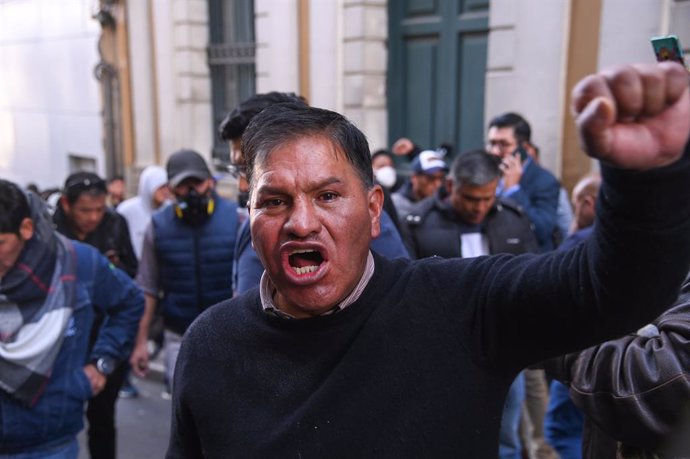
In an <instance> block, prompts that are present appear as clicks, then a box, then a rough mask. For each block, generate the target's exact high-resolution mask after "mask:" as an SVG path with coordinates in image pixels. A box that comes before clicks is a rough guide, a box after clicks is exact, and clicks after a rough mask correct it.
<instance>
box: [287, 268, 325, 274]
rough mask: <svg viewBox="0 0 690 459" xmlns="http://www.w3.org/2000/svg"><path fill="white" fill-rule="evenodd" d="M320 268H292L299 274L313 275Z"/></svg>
mask: <svg viewBox="0 0 690 459" xmlns="http://www.w3.org/2000/svg"><path fill="white" fill-rule="evenodd" d="M318 268H319V267H318V266H305V267H303V268H297V267H296V266H292V269H294V270H295V272H296V273H297V274H307V273H313V272H314V271H316V270H317V269H318Z"/></svg>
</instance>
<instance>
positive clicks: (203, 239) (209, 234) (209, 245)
mask: <svg viewBox="0 0 690 459" xmlns="http://www.w3.org/2000/svg"><path fill="white" fill-rule="evenodd" d="M213 198H214V200H215V211H214V212H213V215H211V218H209V220H208V221H207V222H206V223H204V224H203V225H201V226H198V227H193V226H190V225H188V224H186V223H184V222H183V221H182V220H180V219H179V218H177V217H176V216H175V211H174V206H166V207H165V208H163V209H161V210H160V211H159V212H156V213H155V214H154V215H153V228H154V243H155V247H156V257H157V259H158V283H159V287H160V288H161V290H162V291H163V299H162V303H161V304H162V311H163V320H164V323H165V326H166V328H168V329H170V330H171V331H173V332H175V333H179V334H182V333H184V331H185V330H186V329H187V327H188V326H189V324H191V323H192V321H193V320H194V319H195V318H196V316H198V315H199V313H201V311H203V310H204V309H206V308H208V307H209V306H212V305H214V304H216V303H219V302H220V301H222V300H225V299H228V298H230V297H231V296H232V260H233V255H234V248H235V238H236V235H237V225H238V223H237V204H235V203H234V202H230V201H228V200H225V199H222V198H220V197H219V196H217V195H216V194H215V193H214V195H213Z"/></svg>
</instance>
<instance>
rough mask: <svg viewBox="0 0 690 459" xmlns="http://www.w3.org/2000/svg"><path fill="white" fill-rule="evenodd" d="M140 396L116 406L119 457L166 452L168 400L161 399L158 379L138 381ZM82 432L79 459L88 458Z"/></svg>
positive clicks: (138, 458) (149, 458) (153, 458)
mask: <svg viewBox="0 0 690 459" xmlns="http://www.w3.org/2000/svg"><path fill="white" fill-rule="evenodd" d="M136 385H137V387H138V388H139V397H138V398H132V399H120V400H119V401H118V405H117V428H118V457H119V458H121V459H157V458H162V457H163V456H164V455H165V451H166V448H167V446H168V436H169V432H170V400H164V399H163V398H161V392H162V391H163V384H162V383H161V382H160V379H150V380H137V381H136ZM85 437H86V436H85V434H84V432H82V433H81V434H80V435H79V443H80V451H79V459H88V458H89V454H88V448H87V447H86V445H85Z"/></svg>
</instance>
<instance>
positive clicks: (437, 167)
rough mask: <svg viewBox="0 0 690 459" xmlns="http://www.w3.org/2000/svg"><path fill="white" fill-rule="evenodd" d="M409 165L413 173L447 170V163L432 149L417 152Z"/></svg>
mask: <svg viewBox="0 0 690 459" xmlns="http://www.w3.org/2000/svg"><path fill="white" fill-rule="evenodd" d="M410 167H411V168H412V171H414V173H415V174H433V173H435V172H438V171H448V165H447V164H446V163H445V161H443V158H441V156H440V155H439V154H438V153H436V152H435V151H433V150H424V151H423V152H421V153H419V155H417V157H416V158H415V159H414V160H413V161H412V164H411V166H410Z"/></svg>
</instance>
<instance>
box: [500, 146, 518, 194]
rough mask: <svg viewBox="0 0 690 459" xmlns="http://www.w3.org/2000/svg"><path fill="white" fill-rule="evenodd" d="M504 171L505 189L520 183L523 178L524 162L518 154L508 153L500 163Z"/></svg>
mask: <svg viewBox="0 0 690 459" xmlns="http://www.w3.org/2000/svg"><path fill="white" fill-rule="evenodd" d="M500 168H501V171H502V172H503V189H504V190H507V189H508V188H510V187H512V186H515V185H517V184H519V183H520V179H521V178H522V162H521V161H520V157H519V156H517V155H506V157H505V158H503V161H502V162H501V165H500Z"/></svg>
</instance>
